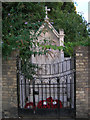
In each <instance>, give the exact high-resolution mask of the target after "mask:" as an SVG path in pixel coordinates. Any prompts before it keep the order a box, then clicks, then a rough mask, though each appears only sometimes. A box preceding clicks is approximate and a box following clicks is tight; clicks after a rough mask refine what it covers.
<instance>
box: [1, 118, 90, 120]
mask: <svg viewBox="0 0 90 120" xmlns="http://www.w3.org/2000/svg"><path fill="white" fill-rule="evenodd" d="M2 120H90V119H89V118H88V119H85V118H77V119H76V118H4V119H2Z"/></svg>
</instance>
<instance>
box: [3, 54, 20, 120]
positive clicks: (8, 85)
mask: <svg viewBox="0 0 90 120" xmlns="http://www.w3.org/2000/svg"><path fill="white" fill-rule="evenodd" d="M2 117H3V118H17V117H18V101H17V72H16V52H13V53H12V55H11V57H10V58H9V59H7V60H3V61H2Z"/></svg>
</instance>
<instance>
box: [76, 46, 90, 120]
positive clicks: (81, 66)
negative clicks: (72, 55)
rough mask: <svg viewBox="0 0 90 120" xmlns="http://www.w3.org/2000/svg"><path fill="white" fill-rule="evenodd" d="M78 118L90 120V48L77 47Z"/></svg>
mask: <svg viewBox="0 0 90 120" xmlns="http://www.w3.org/2000/svg"><path fill="white" fill-rule="evenodd" d="M75 50H76V117H77V118H88V90H89V89H88V81H89V76H88V64H89V63H88V54H89V52H88V47H83V46H80V47H76V48H75ZM89 99H90V98H89Z"/></svg>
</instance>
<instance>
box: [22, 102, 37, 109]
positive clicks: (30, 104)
mask: <svg viewBox="0 0 90 120" xmlns="http://www.w3.org/2000/svg"><path fill="white" fill-rule="evenodd" d="M24 108H28V109H30V108H31V109H35V108H36V106H34V104H33V102H27V103H26V105H25V107H24Z"/></svg>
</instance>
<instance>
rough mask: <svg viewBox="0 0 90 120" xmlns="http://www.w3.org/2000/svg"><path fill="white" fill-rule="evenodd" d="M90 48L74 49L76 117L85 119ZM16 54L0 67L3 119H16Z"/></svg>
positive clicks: (89, 105) (89, 87)
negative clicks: (0, 72) (0, 74)
mask: <svg viewBox="0 0 90 120" xmlns="http://www.w3.org/2000/svg"><path fill="white" fill-rule="evenodd" d="M89 51H90V48H89V47H76V117H77V118H85V117H86V118H87V117H89V115H90V114H89V113H90V112H89V111H90V102H88V101H90V80H89V78H90V74H89V72H90V59H89V57H90V54H89ZM17 108H18V101H17V73H16V53H15V52H14V53H13V54H12V57H11V58H10V59H9V60H6V61H5V60H3V65H2V109H3V111H2V112H3V117H9V118H12V117H13V118H14V117H18V109H17Z"/></svg>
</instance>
